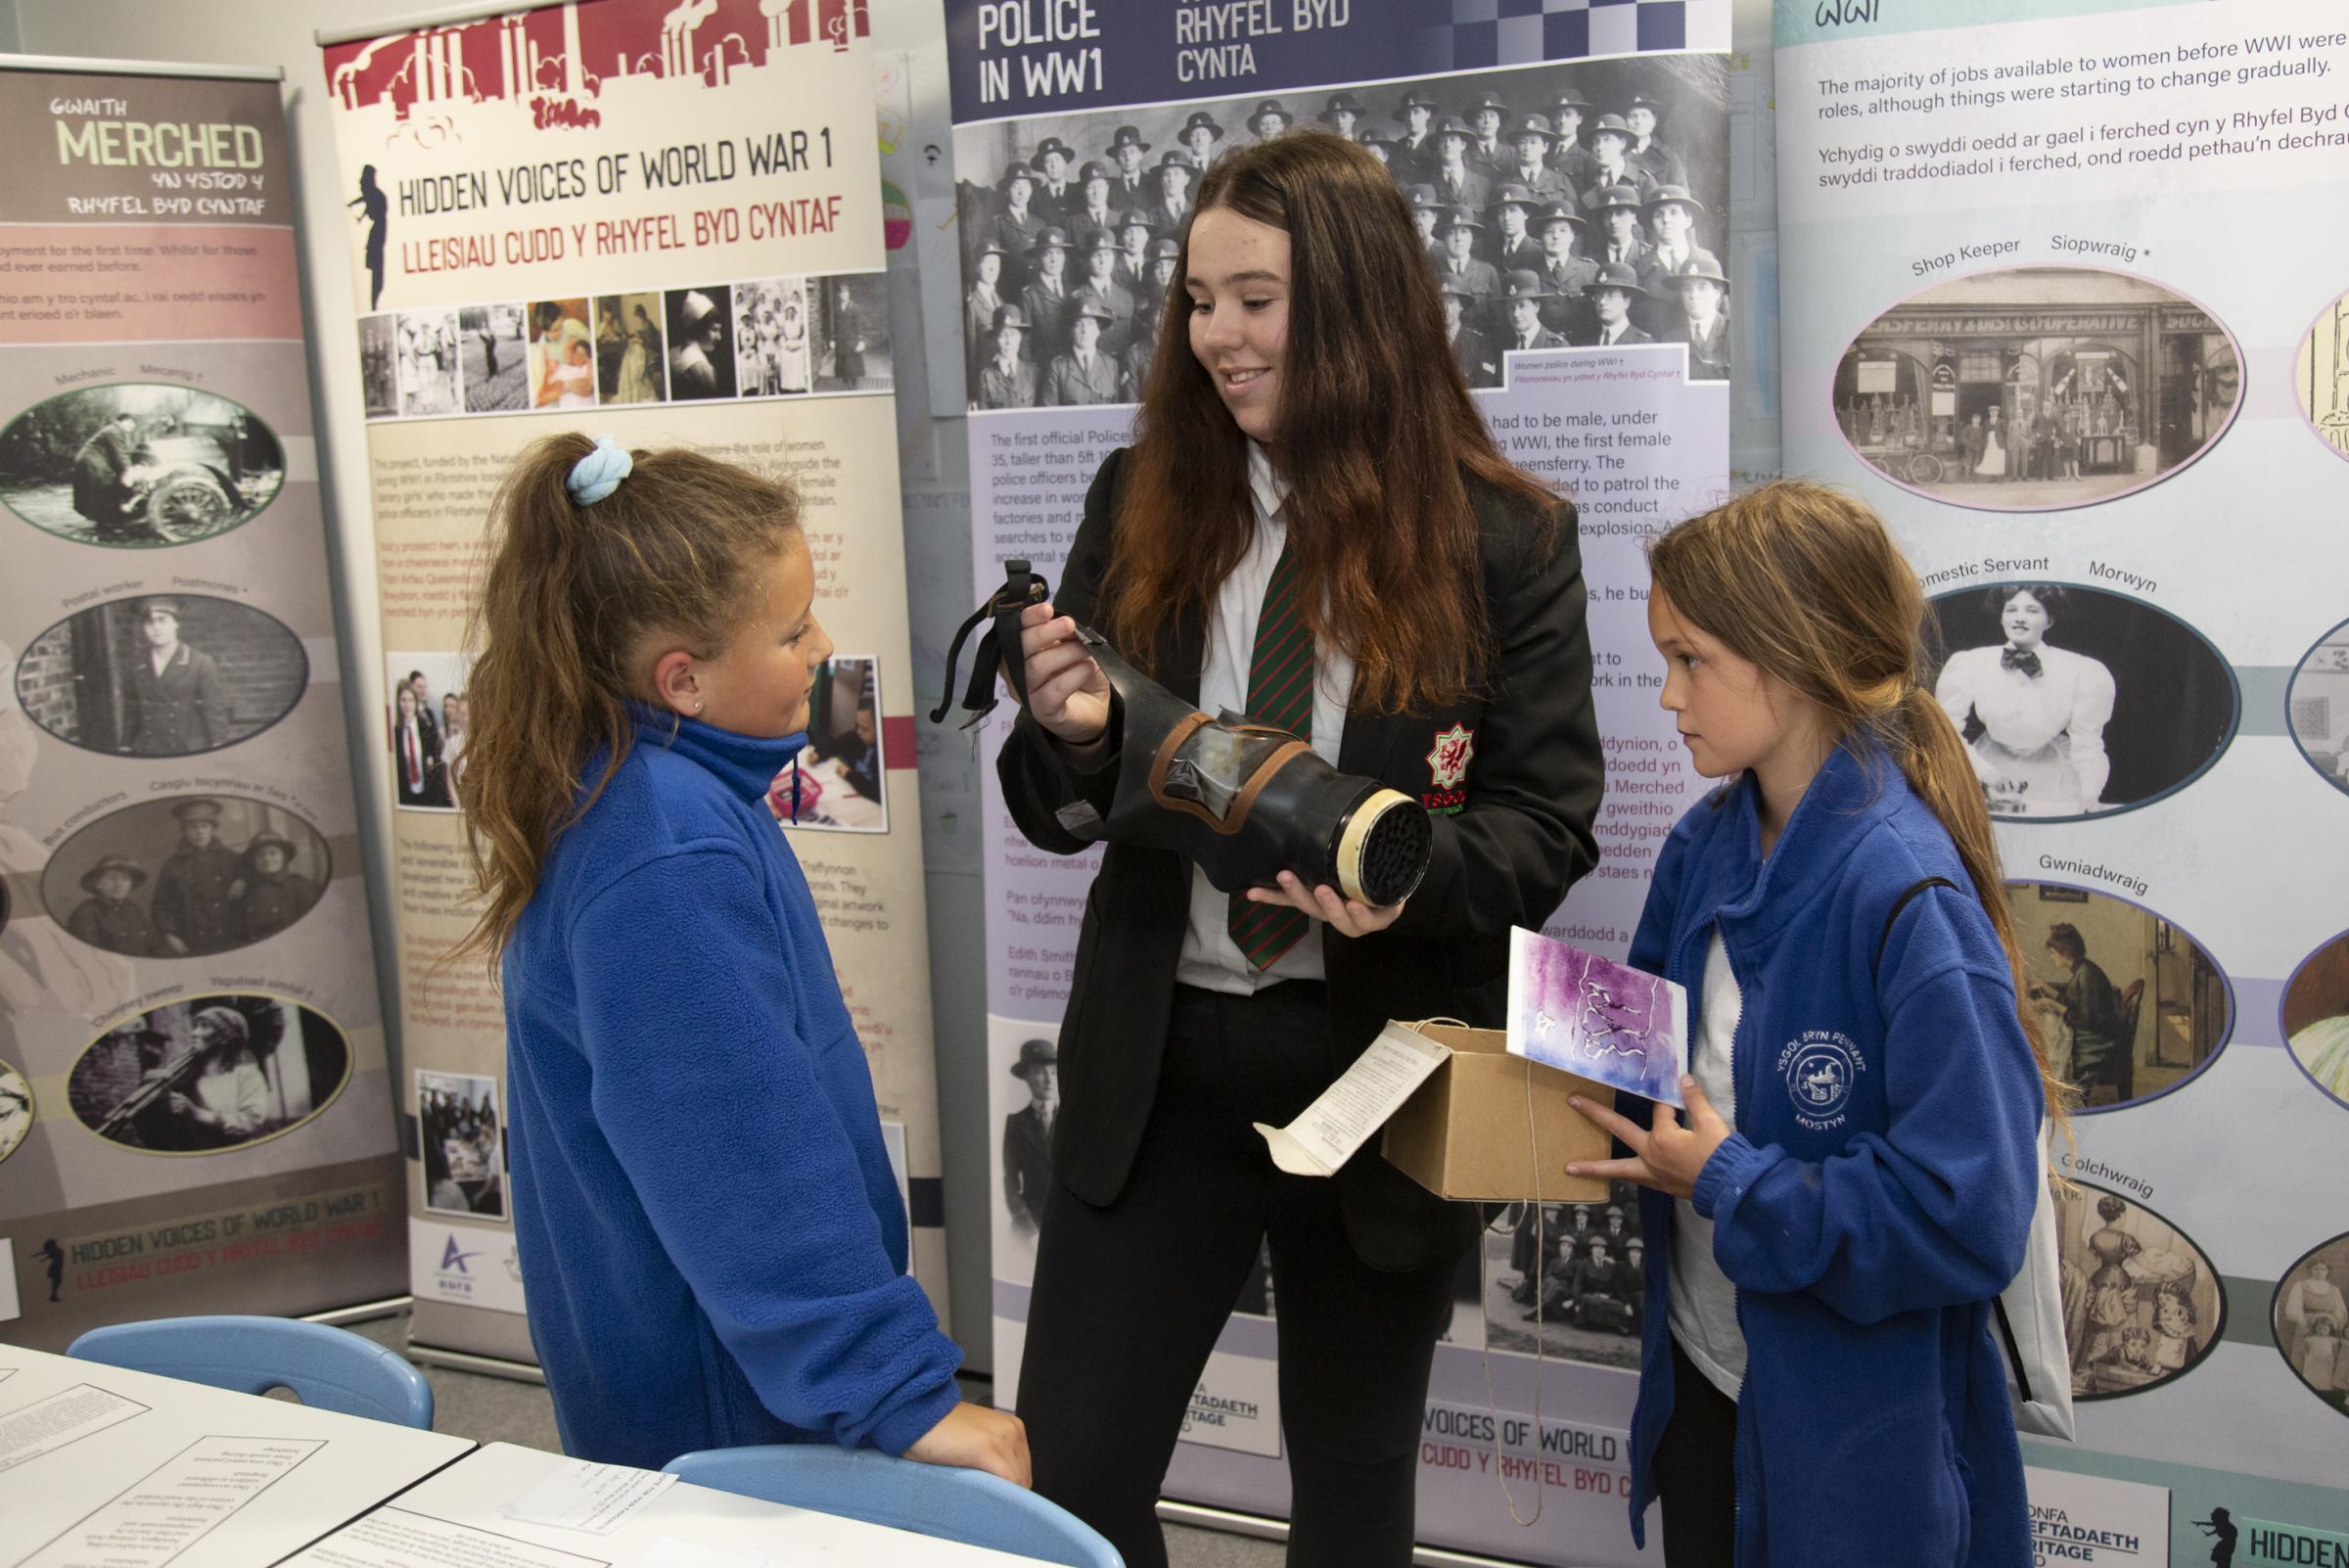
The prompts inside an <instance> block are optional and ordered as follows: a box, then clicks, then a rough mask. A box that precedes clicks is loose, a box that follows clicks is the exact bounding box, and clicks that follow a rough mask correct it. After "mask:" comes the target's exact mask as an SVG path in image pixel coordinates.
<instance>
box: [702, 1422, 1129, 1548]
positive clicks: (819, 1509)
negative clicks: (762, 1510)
mask: <svg viewBox="0 0 2349 1568" xmlns="http://www.w3.org/2000/svg"><path fill="white" fill-rule="evenodd" d="M662 1468H663V1469H665V1470H667V1471H668V1473H669V1474H670V1475H673V1476H675V1477H677V1478H678V1479H679V1480H681V1481H690V1482H692V1483H693V1484H694V1485H695V1486H697V1487H711V1488H714V1489H715V1490H716V1491H719V1492H732V1493H736V1494H738V1495H740V1496H742V1497H746V1498H763V1499H766V1500H767V1501H769V1502H782V1503H788V1504H790V1505H791V1506H792V1507H795V1508H806V1509H809V1510H811V1511H813V1512H816V1513H830V1514H838V1515H839V1516H840V1517H842V1518H844V1519H861V1520H863V1521H864V1522H865V1523H866V1524H877V1525H889V1526H891V1527H893V1528H895V1529H898V1530H910V1531H913V1532H915V1533H916V1534H918V1535H925V1536H935V1537H937V1538H938V1539H940V1540H942V1541H959V1542H961V1543H962V1544H963V1545H970V1546H988V1547H991V1548H993V1549H994V1550H996V1551H1008V1552H1013V1553H1015V1554H1017V1555H1019V1556H1023V1557H1034V1558H1036V1559H1037V1560H1039V1561H1042V1562H1056V1563H1062V1564H1065V1565H1066V1568H1126V1559H1125V1558H1123V1557H1121V1556H1119V1555H1118V1551H1117V1548H1116V1547H1115V1546H1112V1545H1110V1544H1109V1543H1108V1542H1106V1541H1104V1540H1102V1539H1101V1537H1100V1535H1099V1534H1097V1533H1096V1532H1095V1531H1094V1530H1093V1528H1092V1527H1091V1526H1090V1525H1088V1524H1086V1523H1084V1522H1083V1521H1082V1520H1081V1519H1079V1518H1078V1517H1077V1516H1076V1515H1074V1514H1072V1513H1069V1512H1068V1511H1067V1510H1065V1509H1063V1508H1062V1507H1060V1506H1059V1505H1058V1504H1057V1503H1052V1502H1047V1501H1045V1500H1044V1499H1042V1498H1039V1497H1037V1496H1036V1494H1035V1493H1033V1492H1028V1491H1023V1490H1022V1489H1021V1488H1019V1487H1015V1486H1013V1485H1012V1484H1011V1483H1010V1482H1008V1481H1005V1480H1003V1479H1002V1478H1001V1477H999V1476H991V1475H989V1474H988V1473H987V1472H986V1471H984V1470H958V1469H951V1468H948V1467H947V1466H944V1465H938V1464H916V1463H914V1462H913V1461H912V1460H910V1459H893V1458H891V1457H890V1456H889V1455H888V1454H886V1453H876V1452H874V1451H873V1450H871V1449H838V1448H834V1447H832V1446H831V1445H830V1444H820V1443H809V1444H793V1443H785V1444H776V1445H772V1446H768V1447H763V1448H748V1449H704V1450H703V1451H701V1452H700V1453H680V1454H678V1455H677V1456H676V1457H675V1458H673V1459H671V1460H669V1461H668V1464H666V1465H664V1466H662Z"/></svg>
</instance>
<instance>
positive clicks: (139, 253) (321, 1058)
mask: <svg viewBox="0 0 2349 1568" xmlns="http://www.w3.org/2000/svg"><path fill="white" fill-rule="evenodd" d="M278 82H279V73H278V72H276V71H268V72H260V71H253V70H240V69H234V68H214V67H205V66H184V67H183V66H150V65H145V64H134V63H123V62H111V61H77V60H51V59H41V58H34V57H26V56H10V57H0V139H4V140H5V142H6V144H7V145H8V146H9V147H10V148H12V149H14V150H15V154H16V158H17V161H16V163H15V164H14V166H13V168H12V170H11V173H10V177H9V179H8V180H7V181H6V186H5V189H4V190H0V508H5V515H4V516H0V533H4V534H5V537H6V541H7V542H6V544H5V546H4V547H0V559H5V560H6V562H7V570H6V572H5V573H0V670H4V671H5V672H6V684H5V687H0V1238H4V1239H0V1339H5V1340H8V1341H10V1342H12V1343H19V1344H24V1345H31V1346H36V1347H40V1348H43V1349H50V1350H55V1349H60V1348H62V1347H64V1346H65V1345H66V1344H67V1343H68V1342H69V1341H70V1340H71V1339H72V1338H73V1337H74V1336H75V1335H76V1334H78V1333H80V1332H81V1331H82V1330H83V1329H86V1328H90V1327H93V1326H95V1325H97V1324H100V1323H107V1322H117V1321H122V1320H126V1319H131V1318H140V1317H161V1316H169V1315H173V1314H185V1313H285V1314H299V1313H312V1312H320V1311H325V1310H328V1309H332V1308H336V1307H343V1306H350V1305H354V1304H357V1303H360V1302H364V1301H369V1300H377V1299H381V1298H384V1297H387V1296H392V1295H396V1294H398V1293H399V1292H400V1291H401V1290H402V1289H403V1288H404V1286H403V1280H404V1278H405V1272H406V1269H405V1264H404V1257H405V1253H406V1247H407V1235H406V1230H405V1225H404V1222H403V1217H404V1212H405V1209H406V1192H405V1188H404V1185H403V1183H402V1179H401V1171H400V1163H399V1150H398V1143H397V1134H396V1122H395V1108H396V1096H395V1094H394V1092H393V1089H392V1085H391V1075H390V1072H389V1069H388V1066H387V1063H386V1057H385V1041H384V1028H383V1017H382V998H381V996H380V994H379V993H378V992H377V989H376V975H375V969H374V965H373V964H372V963H371V962H369V960H368V958H367V954H368V952H369V950H370V937H369V928H368V913H367V898H366V891H365V888H364V885H363V884H362V882H361V873H362V866H361V861H360V856H359V851H358V828H357V802H356V799H355V797H354V796H353V794H352V789H351V773H350V756H351V754H350V750H349V736H348V733H347V730H346V727H345V721H344V709H343V701H342V679H343V677H342V667H341V663H340V657H341V656H340V647H339V641H338V638H337V635H336V626H335V621H334V613H333V607H332V602H331V599H330V596H329V592H328V582H327V564H326V532H325V526H324V519H323V517H322V515H321V512H320V504H319V494H320V491H319V484H318V451H317V441H316V438H315V435H314V433H313V431H312V429H311V425H310V398H309V390H308V388H309V383H308V376H307V373H306V361H305V357H304V354H303V350H302V319H301V298H300V294H299V286H298V282H297V278H296V272H295V243H294V223H295V214H294V208H293V194H294V170H293V167H292V164H291V161H290V160H289V157H288V149H287V144H286V135H285V117H284V114H283V111H282V109H281V107H280V104H279V96H278V95H279V86H278Z"/></svg>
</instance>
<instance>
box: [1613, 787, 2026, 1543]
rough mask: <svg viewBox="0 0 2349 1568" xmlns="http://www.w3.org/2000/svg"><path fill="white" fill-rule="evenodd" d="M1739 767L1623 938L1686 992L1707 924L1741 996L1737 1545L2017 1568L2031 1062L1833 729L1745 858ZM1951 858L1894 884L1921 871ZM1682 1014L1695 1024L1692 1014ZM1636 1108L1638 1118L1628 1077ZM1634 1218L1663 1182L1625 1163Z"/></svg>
mask: <svg viewBox="0 0 2349 1568" xmlns="http://www.w3.org/2000/svg"><path fill="white" fill-rule="evenodd" d="M1757 806H1758V795H1757V791H1756V787H1755V784H1754V781H1753V779H1752V777H1751V776H1750V775H1748V776H1747V777H1745V778H1744V779H1742V780H1740V781H1739V782H1737V783H1735V784H1733V785H1730V786H1728V787H1727V788H1726V789H1724V790H1722V791H1720V792H1718V793H1717V794H1716V795H1715V796H1714V797H1713V798H1712V799H1710V800H1708V801H1706V802H1704V803H1702V804H1700V805H1698V806H1697V807H1694V808H1693V809H1692V810H1690V811H1689V812H1688V814H1687V815H1686V816H1684V817H1682V818H1681V822H1680V824H1679V825H1678V826H1677V827H1676V828H1674V830H1673V833H1672V836H1671V837H1670V838H1669V839H1668V840H1667V841H1666V842H1665V845H1664V850H1663V853H1661V854H1660V855H1659V856H1658V858H1657V863H1656V874H1655V881H1654V884H1653V886H1652V887H1651V888H1650V890H1649V892H1648V897H1647V907H1646V909H1645V911H1644V912H1643V913H1642V914H1641V916H1640V920H1639V930H1638V933H1637V935H1636V936H1635V938H1634V940H1633V944H1632V962H1633V963H1634V964H1635V965H1637V966H1638V967H1639V968H1642V969H1646V970H1649V971H1651V972H1655V973H1660V974H1664V975H1667V976H1669V977H1670V978H1672V979H1674V980H1676V981H1679V982H1680V983H1681V985H1683V986H1686V987H1687V988H1688V994H1689V997H1690V1000H1691V1003H1692V1004H1693V1003H1694V1002H1695V1001H1696V1000H1697V999H1698V998H1699V997H1700V996H1701V994H1702V992H1703V987H1702V985H1701V983H1700V982H1701V978H1702V975H1703V971H1704V963H1705V952H1706V949H1707V947H1708V945H1709V938H1710V934H1711V933H1712V931H1713V930H1714V929H1715V928H1716V927H1718V928H1719V929H1720V932H1721V936H1722V942H1723V945H1724V946H1725V947H1726V948H1727V953H1728V959H1729V967H1730V969H1731V971H1732V972H1733V973H1734V974H1735V976H1736V979H1737V986H1738V990H1739V992H1741V993H1742V996H1743V1010H1742V1012H1741V1013H1740V1015H1739V1017H1738V1021H1737V1028H1736V1032H1735V1034H1734V1036H1733V1038H1732V1044H1731V1062H1732V1066H1733V1071H1734V1077H1735V1084H1736V1125H1737V1129H1738V1130H1737V1131H1736V1132H1734V1133H1732V1134H1731V1135H1730V1136H1729V1138H1728V1139H1727V1141H1726V1142H1725V1143H1723V1144H1722V1145H1721V1147H1720V1148H1719V1149H1718V1150H1717V1151H1715V1153H1714V1155H1713V1157H1712V1159H1711V1160H1709V1161H1708V1162H1707V1163H1706V1165H1705V1168H1704V1171H1703V1172H1702V1174H1701V1175H1700V1176H1699V1177H1698V1180H1697V1184H1696V1192H1695V1195H1694V1200H1693V1201H1694V1203H1695V1206H1696V1211H1697V1213H1699V1214H1701V1215H1704V1216H1705V1217H1707V1218H1708V1219H1710V1220H1711V1221H1712V1222H1713V1223H1714V1233H1713V1256H1714V1258H1715V1260H1716V1261H1717V1262H1718V1263H1719V1264H1720V1265H1721V1268H1722V1270H1723V1272H1725V1273H1726V1274H1727V1275H1728V1278H1729V1281H1730V1283H1731V1284H1732V1285H1733V1286H1735V1288H1736V1293H1737V1321H1738V1323H1739V1325H1740V1326H1741V1327H1742V1328H1743V1330H1744V1333H1745V1340H1746V1345H1747V1348H1748V1353H1749V1356H1748V1361H1747V1367H1746V1374H1745V1384H1744V1387H1743V1389H1742V1390H1741V1391H1740V1395H1739V1399H1738V1402H1737V1441H1736V1497H1737V1564H1738V1568H1883V1565H1885V1564H1888V1563H1900V1564H1903V1565H1905V1568H2024V1565H2027V1564H2029V1563H2030V1562H2031V1560H2032V1553H2031V1542H2030V1520H2029V1506H2028V1502H2027V1500H2026V1498H2025V1494H2024V1490H2023V1467H2022V1453H2021V1449H2020V1446H2019V1445H2018V1444H2017V1443H2016V1441H2015V1433H2014V1424H2013V1419H2012V1416H2011V1414H2010V1412H2009V1409H2008V1407H2007V1403H2006V1391H2005V1371H2004V1362H2003V1360H2002V1359H2001V1355H2000V1352H1999V1350H1998V1347H1997V1345H1996V1343H1995V1341H1994V1340H1993V1338H1992V1328H1991V1310H1990V1306H1989V1302H1990V1300H1991V1298H1992V1297H1994V1296H1996V1295H1997V1294H1998V1293H1999V1292H2000V1291H2001V1290H2003V1289H2004V1288H2005V1286H2006V1284H2007V1282H2008V1281H2009V1280H2010V1279H2012V1278H2013V1277H2014V1274H2015V1272H2016V1270H2017V1269H2019V1268H2021V1267H2022V1261H2023V1252H2024V1244H2025V1241H2026V1238H2027V1237H2028V1236H2029V1234H2030V1228H2031V1210H2032V1204H2033V1200H2034V1199H2035V1197H2036V1196H2037V1191H2038V1189H2037V1181H2038V1179H2039V1159H2040V1153H2039V1143H2038V1135H2037V1134H2038V1129H2039V1124H2040V1116H2041V1111H2042V1106H2043V1103H2044V1101H2043V1096H2042V1094H2041V1090H2040V1081H2039V1073H2038V1068H2037V1066H2036V1064H2035V1063H2034V1061H2033V1058H2032V1055H2031V1047H2030V1043H2029V1041H2028V1040H2027V1039H2026V1038H2024V1035H2023V1032H2022V1028H2021V1025H2020V1024H2019V1023H2018V1022H2017V1021H2016V1018H2015V1004H2014V985H2013V980H2012V976H2011V974H2010V972H2009V970H2008V968H2007V963H2006V956H2005V952H2004V949H2003V948H2002V947H2001V946H2000V944H1999V940H1998V935H1997V933H1996V931H1995V930H1994V929H1993V928H1992V926H1991V924H1990V918H1989V916H1988V915H1987V914H1985V913H1984V912H1983V909H1982V906H1981V904H1980V902H1979V901H1978V900H1977V899H1975V898H1974V896H1973V893H1972V891H1971V885H1970V884H1969V882H1968V881H1967V878H1966V873H1965V869H1964V867H1963V865H1962V864H1961V863H1960V862H1959V860H1958V858H1957V850H1956V848H1955V847H1954V846H1953V845H1952V844H1951V842H1950V837H1949V834H1948V833H1947V832H1946V831H1945V830H1944V829H1943V827H1942V826H1941V823H1940V821H1939V820H1938V819H1937V818H1936V817H1935V816H1934V815H1933V813H1932V811H1931V810H1930V809H1929V808H1928V807H1926V806H1925V805H1924V803H1923V802H1922V801H1920V800H1918V799H1917V798H1916V797H1915V796H1914V795H1913V794H1912V793H1911V790H1910V788H1909V786H1908V783H1907V781H1906V780H1905V779H1903V778H1902V776H1901V772H1900V769H1899V768H1898V767H1897V766H1895V765H1894V764H1893V762H1892V761H1891V760H1890V759H1889V758H1888V757H1886V756H1885V755H1884V754H1883V753H1882V752H1881V751H1880V750H1877V749H1875V748H1873V747H1870V746H1867V745H1865V743H1849V744H1848V745H1847V748H1846V749H1840V750H1838V751H1837V752H1835V753H1834V755H1833V756H1832V757H1831V758H1830V759H1829V761H1827V763H1826V765H1825V766H1824V767H1823V768H1821V769H1820V771H1819V776H1818V777H1817V778H1816V779H1815V780H1814V781H1813V782H1812V785H1811V787H1810V789H1809V790H1808V791H1807V792H1806V793H1805V794H1804V796H1803V799H1802V802H1801V804H1800V805H1799V806H1798V807H1796V808H1795V811H1794V813H1793V816H1792V818H1791V819H1790V820H1789V821H1788V823H1787V824H1786V829H1785V831H1784V833H1783V834H1781V835H1780V837H1779V839H1778V843H1777V846H1776V849H1775V850H1774V851H1773V853H1772V854H1771V855H1770V857H1769V858H1768V859H1767V860H1766V859H1764V858H1763V857H1762V854H1761V847H1760V834H1759V819H1758V816H1757ZM1935 876H1938V877H1946V878H1948V879H1949V880H1950V881H1951V882H1953V883H1955V884H1956V885H1957V886H1956V888H1955V889H1952V888H1934V889H1930V890H1928V891H1926V892H1925V893H1923V894H1920V895H1918V896H1917V897H1915V898H1913V899H1911V900H1910V901H1909V903H1908V904H1907V905H1906V906H1905V907H1904V908H1902V910H1901V911H1900V913H1899V915H1898V917H1897V919H1896V920H1895V921H1894V924H1893V926H1892V931H1891V935H1890V938H1889V939H1888V940H1886V941H1885V942H1884V947H1883V957H1882V959H1881V961H1880V962H1878V961H1877V960H1876V956H1875V954H1876V945H1877V942H1878V940H1879V939H1881V938H1883V937H1884V930H1885V920H1886V917H1887V916H1888V915H1889V914H1890V913H1891V912H1892V909H1893V906H1894V904H1895V903H1896V902H1897V901H1898V900H1899V899H1900V898H1901V896H1902V894H1903V893H1904V892H1906V891H1907V890H1908V889H1909V888H1910V887H1911V886H1912V885H1913V884H1915V883H1917V882H1918V881H1920V880H1922V879H1924V878H1926V877H1935ZM1695 1027H1696V1026H1695V1023H1694V1021H1692V1023H1691V1033H1692V1034H1693V1033H1694V1029H1695ZM1626 1105H1627V1114H1630V1115H1632V1116H1633V1117H1634V1119H1635V1120H1639V1121H1644V1120H1645V1119H1646V1115H1647V1112H1648V1107H1647V1106H1646V1104H1645V1102H1643V1101H1640V1102H1634V1101H1628V1100H1627V1102H1626ZM1639 1204H1640V1219H1641V1222H1642V1223H1643V1224H1644V1225H1645V1227H1646V1228H1647V1233H1648V1234H1649V1235H1650V1236H1660V1235H1663V1234H1665V1229H1666V1227H1667V1226H1668V1225H1670V1224H1671V1223H1672V1214H1673V1209H1672V1202H1671V1200H1670V1199H1669V1198H1666V1197H1665V1196H1663V1195H1662V1194H1660V1193H1655V1192H1647V1191H1642V1192H1641V1193H1640V1196H1639ZM1671 1257H1672V1249H1671V1248H1669V1247H1666V1246H1651V1247H1650V1248H1649V1249H1648V1271H1647V1314H1646V1334H1645V1341H1644V1343H1643V1344H1642V1346H1641V1348H1640V1362H1639V1401H1638V1406H1637V1408H1636V1410H1635V1413H1634V1415H1633V1417H1632V1497H1631V1512H1632V1534H1633V1536H1634V1538H1635V1539H1637V1540H1642V1541H1643V1533H1642V1515H1643V1514H1644V1513H1645V1511H1646V1508H1647V1505H1648V1502H1649V1501H1650V1500H1651V1499H1653V1498H1654V1497H1655V1495H1656V1491H1657V1486H1658V1482H1659V1479H1662V1480H1665V1481H1666V1482H1669V1478H1668V1477H1666V1478H1659V1477H1658V1476H1657V1475H1656V1473H1655V1453H1656V1441H1657V1439H1658V1438H1659V1437H1661V1436H1662V1435H1663V1431H1664V1426H1665V1423H1666V1421H1667V1420H1668V1419H1669V1417H1670V1416H1671V1413H1672V1405H1673V1374H1672V1358H1671V1354H1670V1334H1671V1331H1670V1329H1669V1327H1668V1326H1667V1317H1668V1314H1667V1310H1666V1292H1667V1291H1668V1289H1669V1288H1670V1279H1669V1276H1670V1268H1671Z"/></svg>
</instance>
